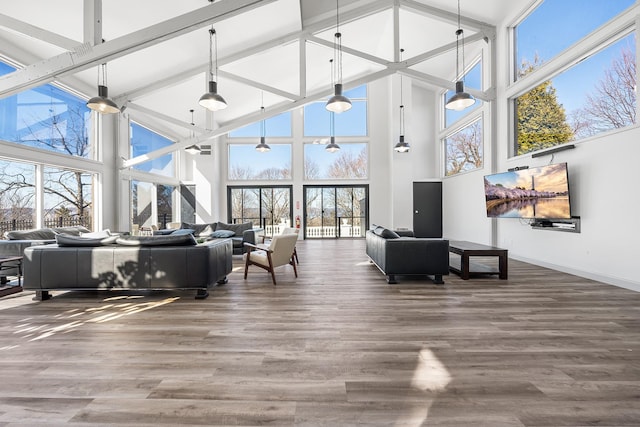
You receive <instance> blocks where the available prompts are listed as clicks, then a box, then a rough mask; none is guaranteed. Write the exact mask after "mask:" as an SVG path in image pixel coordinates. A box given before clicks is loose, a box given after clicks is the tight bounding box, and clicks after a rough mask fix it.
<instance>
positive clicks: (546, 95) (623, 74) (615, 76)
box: [512, 0, 637, 155]
mask: <svg viewBox="0 0 640 427" xmlns="http://www.w3.org/2000/svg"><path fill="white" fill-rule="evenodd" d="M573 3H574V2H571V1H566V2H565V1H558V0H546V1H544V2H543V3H542V4H541V5H540V6H539V7H538V8H537V9H536V10H535V11H534V12H533V13H532V14H531V15H529V16H528V17H527V18H526V19H525V20H524V21H522V23H520V24H519V25H518V26H517V27H516V28H515V29H514V33H515V34H516V39H517V41H518V42H517V52H516V54H517V55H518V56H517V59H518V61H519V62H518V69H517V76H518V77H524V76H527V75H529V74H532V75H533V74H536V73H541V72H543V71H544V69H541V65H543V64H544V62H545V61H546V60H548V59H549V58H550V57H552V56H553V55H556V54H557V53H558V52H559V51H561V50H562V48H563V47H566V44H567V43H569V42H575V41H577V40H579V39H580V38H581V37H583V36H584V35H585V34H588V33H589V32H590V31H591V30H593V29H594V28H597V27H599V26H601V25H602V24H603V23H604V22H606V21H607V20H608V19H610V18H611V17H612V16H614V15H615V14H616V13H619V12H620V11H621V10H624V9H625V8H626V7H628V6H629V5H631V4H633V3H634V2H633V1H623V0H616V1H612V2H599V1H593V0H589V1H585V2H580V3H579V7H577V4H576V8H575V9H574V8H570V9H564V8H565V7H567V6H568V5H570V4H573ZM560 25H561V28H562V33H561V34H560V35H562V37H557V36H558V34H559V31H560V29H559V28H560V27H559V26H560ZM547 26H549V29H547ZM556 27H557V28H558V30H554V28H556ZM534 32H535V33H536V34H537V36H536V37H534V36H533V35H531V34H532V33H534ZM547 34H550V35H551V34H553V35H554V37H553V40H554V42H553V43H551V45H552V47H551V48H548V49H547V48H546V46H548V43H545V40H546V39H545V38H546V37H547ZM635 38H636V32H635V31H632V30H629V32H627V33H624V34H611V35H610V38H609V40H606V41H605V42H602V41H599V40H598V41H594V42H593V43H594V44H593V45H592V46H586V47H583V48H582V49H583V50H584V54H583V57H582V59H581V60H580V61H578V62H577V63H576V64H575V65H572V64H571V63H567V64H566V65H567V67H568V68H566V69H563V71H561V72H560V73H558V74H548V75H543V77H542V78H538V79H537V81H538V82H539V81H541V80H543V81H542V83H539V84H537V86H535V87H529V88H527V90H526V92H524V93H522V94H521V95H519V96H517V97H515V98H513V99H512V101H513V106H514V114H515V118H514V123H515V141H514V153H515V154H516V155H520V154H525V153H529V152H532V151H537V150H543V149H546V148H550V147H553V146H556V145H560V144H563V143H566V142H570V141H575V140H579V139H581V138H586V137H589V136H593V135H597V134H599V133H601V132H604V131H608V130H612V129H618V128H623V127H626V126H629V125H632V124H635V123H636V102H637V101H636V85H637V80H636V41H635ZM534 43H535V44H534ZM596 43H599V44H596ZM538 49H542V54H541V53H540V52H539V51H538ZM568 60H569V59H567V61H568ZM556 61H558V62H560V63H561V62H562V61H563V57H562V56H560V57H558V58H557V60H556ZM558 68H562V67H557V69H558Z"/></svg>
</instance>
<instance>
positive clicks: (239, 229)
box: [215, 222, 253, 236]
mask: <svg viewBox="0 0 640 427" xmlns="http://www.w3.org/2000/svg"><path fill="white" fill-rule="evenodd" d="M252 228H253V223H252V222H243V223H242V224H226V223H224V222H216V224H215V230H216V231H219V230H231V231H233V232H234V233H235V234H236V236H242V233H244V232H245V231H247V230H251V229H252Z"/></svg>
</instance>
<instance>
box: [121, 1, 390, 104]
mask: <svg viewBox="0 0 640 427" xmlns="http://www.w3.org/2000/svg"><path fill="white" fill-rule="evenodd" d="M388 8H389V1H388V0H377V1H374V2H371V3H367V4H365V5H363V6H361V7H358V8H356V9H353V10H350V11H348V12H346V13H345V14H341V15H340V16H341V19H342V18H344V19H345V20H355V19H358V18H362V17H363V16H368V15H371V14H373V13H377V12H379V11H381V10H384V9H388ZM334 25H335V18H334V17H332V18H325V19H322V20H320V21H318V22H316V23H314V24H313V25H310V26H307V27H305V28H303V29H302V30H301V31H293V32H291V33H288V34H285V35H283V36H280V37H276V38H274V39H271V40H267V41H265V42H263V43H260V44H258V45H255V46H251V47H249V48H247V49H244V50H239V51H237V52H235V53H233V54H231V55H227V56H225V57H221V58H218V70H219V69H220V67H223V66H224V65H226V64H230V63H233V62H235V61H238V60H241V59H244V58H247V57H249V56H252V55H255V54H258V53H261V52H265V51H267V50H270V49H273V48H275V47H278V46H282V45H285V44H288V43H292V42H295V41H300V43H301V44H304V43H303V41H304V40H305V39H306V38H307V37H309V36H312V35H313V33H316V32H320V31H324V30H326V29H328V28H332V27H333V26H334ZM332 46H333V45H332ZM301 49H302V48H301ZM343 49H344V48H343ZM305 57H306V56H305ZM301 58H302V56H301ZM375 62H377V61H375ZM208 67H209V64H208V63H205V62H203V63H202V64H200V65H197V66H195V67H192V68H189V69H187V70H183V71H180V73H177V74H175V75H173V76H169V77H166V78H164V79H162V80H159V81H157V82H156V83H153V84H150V85H147V86H143V87H140V88H137V89H134V90H131V91H129V92H126V93H121V94H115V95H112V98H113V99H114V100H116V101H119V100H120V101H121V102H122V100H130V101H133V100H135V99H137V98H139V97H141V96H145V95H147V94H149V93H151V92H153V91H156V90H158V89H161V88H162V87H163V86H172V85H175V84H177V83H180V82H182V81H185V80H188V79H190V78H191V77H193V76H195V75H196V74H200V73H203V72H206V71H207V70H208ZM304 76H305V77H306V72H305V74H304ZM300 94H301V95H302V94H304V92H300Z"/></svg>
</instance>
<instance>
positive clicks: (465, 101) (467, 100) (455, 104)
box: [445, 80, 476, 111]
mask: <svg viewBox="0 0 640 427" xmlns="http://www.w3.org/2000/svg"><path fill="white" fill-rule="evenodd" d="M475 102H476V99H475V98H474V97H473V96H472V95H471V94H469V93H467V92H465V91H464V82H463V81H462V80H458V81H457V82H456V93H455V94H454V95H453V96H452V97H451V98H449V100H448V101H447V103H446V105H445V108H446V109H448V110H456V111H461V110H464V109H465V108H467V107H470V106H472V105H473V104H474V103H475Z"/></svg>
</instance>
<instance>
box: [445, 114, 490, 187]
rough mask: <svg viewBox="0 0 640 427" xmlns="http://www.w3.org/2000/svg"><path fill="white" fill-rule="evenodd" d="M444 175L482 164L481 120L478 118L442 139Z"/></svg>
mask: <svg viewBox="0 0 640 427" xmlns="http://www.w3.org/2000/svg"><path fill="white" fill-rule="evenodd" d="M444 146H445V175H446V176H451V175H455V174H458V173H460V172H466V171H470V170H474V169H479V168H481V167H482V166H483V151H484V150H483V138H482V120H481V119H478V120H476V121H474V122H473V123H471V124H470V125H468V126H466V127H464V128H462V129H461V130H459V131H458V132H456V133H454V134H452V135H451V136H448V137H447V138H445V140H444Z"/></svg>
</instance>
